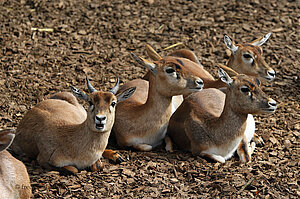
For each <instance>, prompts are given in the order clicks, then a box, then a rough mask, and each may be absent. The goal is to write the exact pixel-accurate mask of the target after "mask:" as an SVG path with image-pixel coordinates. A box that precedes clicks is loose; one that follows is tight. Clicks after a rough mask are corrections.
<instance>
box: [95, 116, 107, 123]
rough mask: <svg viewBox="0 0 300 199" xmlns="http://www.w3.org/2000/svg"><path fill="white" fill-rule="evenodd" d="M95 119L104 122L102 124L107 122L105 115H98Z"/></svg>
mask: <svg viewBox="0 0 300 199" xmlns="http://www.w3.org/2000/svg"><path fill="white" fill-rule="evenodd" d="M95 118H96V120H97V121H99V122H102V123H103V122H105V121H106V116H104V115H96V116H95Z"/></svg>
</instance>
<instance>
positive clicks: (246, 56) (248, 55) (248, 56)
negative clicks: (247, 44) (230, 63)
mask: <svg viewBox="0 0 300 199" xmlns="http://www.w3.org/2000/svg"><path fill="white" fill-rule="evenodd" d="M243 57H244V58H246V59H250V58H252V56H251V55H250V54H243Z"/></svg>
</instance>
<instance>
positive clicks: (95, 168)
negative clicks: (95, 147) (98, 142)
mask: <svg viewBox="0 0 300 199" xmlns="http://www.w3.org/2000/svg"><path fill="white" fill-rule="evenodd" d="M103 167H104V166H103V164H102V162H101V161H100V160H97V161H96V162H95V163H94V164H92V166H91V171H92V172H94V171H100V170H102V169H103Z"/></svg>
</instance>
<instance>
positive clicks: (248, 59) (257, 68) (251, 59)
mask: <svg viewBox="0 0 300 199" xmlns="http://www.w3.org/2000/svg"><path fill="white" fill-rule="evenodd" d="M270 36H271V33H268V34H266V35H265V36H263V37H260V38H258V39H256V40H254V41H252V42H249V43H244V44H237V45H235V44H234V42H233V41H232V40H231V39H230V37H229V36H227V35H225V36H224V42H225V44H226V47H227V48H228V49H229V50H230V51H231V56H230V58H229V60H228V62H227V67H224V66H221V67H222V68H223V69H224V70H226V71H227V72H228V73H229V74H232V72H231V70H230V68H231V69H233V70H234V71H236V72H237V73H240V74H246V75H251V76H255V77H259V78H263V79H266V80H273V79H274V78H275V71H274V70H273V69H272V68H271V67H270V66H269V65H268V64H267V63H266V62H265V60H264V58H263V56H262V54H263V53H262V52H263V51H262V48H261V47H260V46H261V45H262V44H264V43H265V42H266V41H267V40H268V39H269V37H270ZM146 52H147V54H148V56H149V57H150V58H151V59H152V60H154V61H157V60H160V59H162V57H161V56H160V55H159V54H158V53H157V52H156V51H155V50H154V49H153V48H152V47H151V46H150V45H146ZM170 56H174V57H181V58H186V59H189V60H191V61H193V62H195V63H196V64H198V66H199V67H200V72H201V73H204V74H202V76H199V77H201V78H203V81H204V85H205V86H204V88H219V87H220V86H223V85H224V84H222V83H220V82H219V81H216V82H215V83H213V82H206V79H207V80H213V77H212V76H211V75H210V74H207V73H208V72H207V71H206V70H205V69H204V68H203V66H202V65H201V64H200V61H199V59H198V58H197V56H196V55H195V54H194V52H192V51H190V50H187V49H180V50H176V51H174V52H172V53H171V54H170ZM203 70H204V71H205V72H203ZM232 75H234V74H232ZM205 77H206V78H205ZM147 78H148V73H147V74H146V75H145V78H144V79H147Z"/></svg>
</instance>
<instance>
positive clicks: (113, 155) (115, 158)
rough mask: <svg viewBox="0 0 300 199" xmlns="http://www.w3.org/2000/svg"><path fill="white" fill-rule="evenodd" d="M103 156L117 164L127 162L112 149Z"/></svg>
mask: <svg viewBox="0 0 300 199" xmlns="http://www.w3.org/2000/svg"><path fill="white" fill-rule="evenodd" d="M102 156H103V157H104V158H106V159H109V160H112V161H114V162H115V163H121V162H125V161H126V160H125V159H124V158H123V157H122V156H121V155H120V154H119V153H118V152H116V151H113V150H110V149H106V150H104V152H103V154H102Z"/></svg>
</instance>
